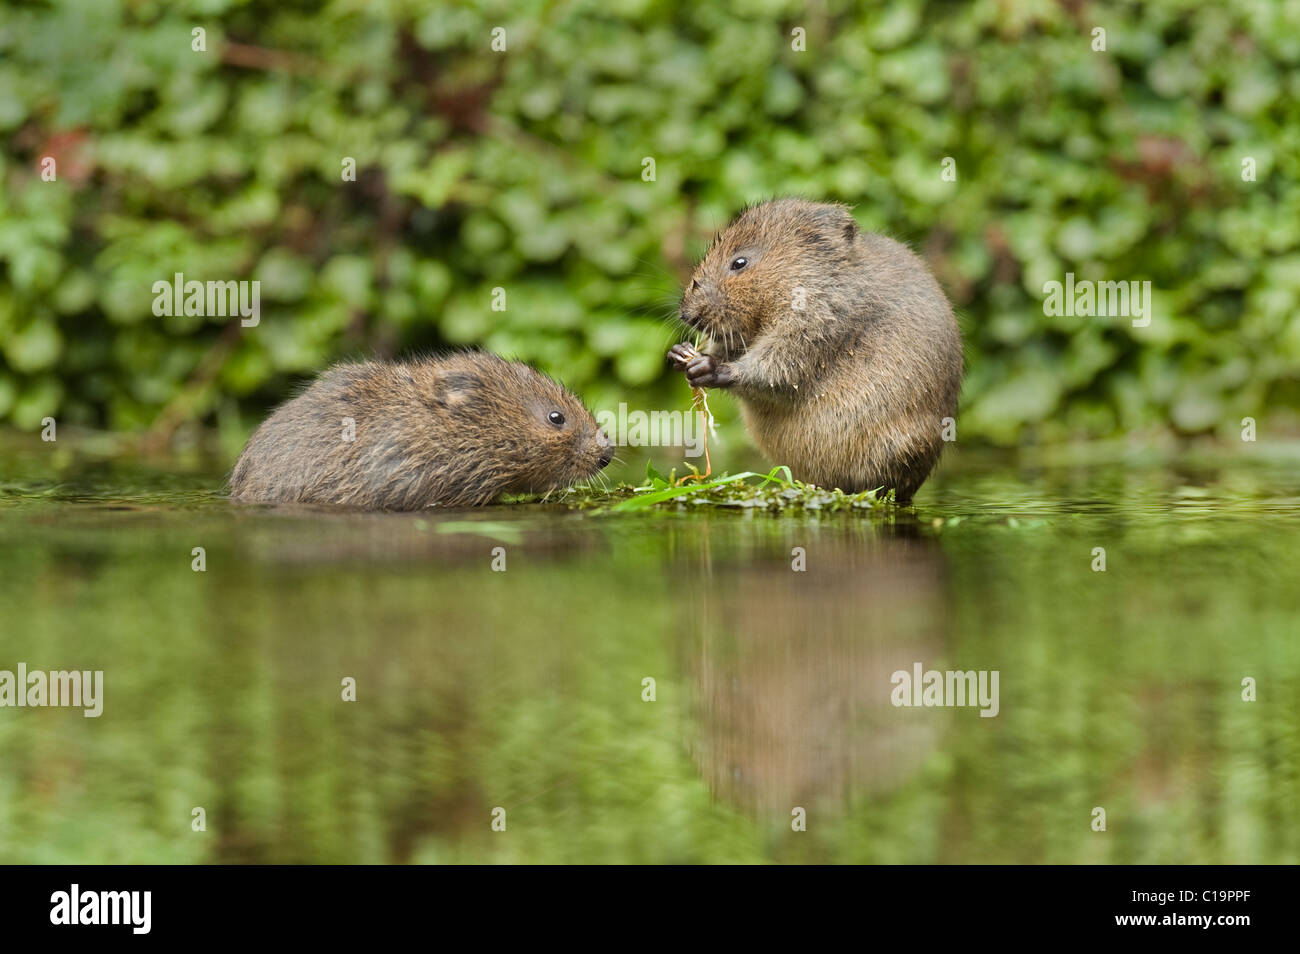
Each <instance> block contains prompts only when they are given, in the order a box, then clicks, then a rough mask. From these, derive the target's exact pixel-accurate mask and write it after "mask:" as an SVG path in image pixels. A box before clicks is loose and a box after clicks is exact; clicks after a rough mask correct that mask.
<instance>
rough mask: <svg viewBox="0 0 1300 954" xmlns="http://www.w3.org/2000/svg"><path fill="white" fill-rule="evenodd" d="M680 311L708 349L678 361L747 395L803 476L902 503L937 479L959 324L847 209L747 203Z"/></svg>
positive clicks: (695, 376)
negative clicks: (889, 493)
mask: <svg viewBox="0 0 1300 954" xmlns="http://www.w3.org/2000/svg"><path fill="white" fill-rule="evenodd" d="M738 257H743V258H745V259H747V260H748V264H747V265H745V266H744V267H743V268H741V269H740V270H738V271H737V270H734V269H732V268H731V264H732V262H733V261H734V260H735V259H737V258H738ZM798 288H802V289H803V290H804V295H805V298H806V304H805V307H804V309H803V310H801V311H800V310H796V309H795V308H794V307H793V306H792V303H793V301H794V298H795V294H796V289H798ZM681 313H682V320H683V321H685V322H686V323H687V324H688V325H690V326H692V327H694V328H698V329H700V330H702V331H704V332H706V333H707V334H708V336H709V339H710V347H709V351H710V353H709V354H708V355H706V356H705V357H703V358H696V359H695V360H694V361H692V360H690V355H689V351H685V352H683V351H679V350H678V349H674V352H670V356H671V357H672V358H673V360H674V362H675V364H676V365H677V367H678V369H679V370H683V371H686V373H687V379H688V380H689V381H691V383H692V384H697V385H700V386H703V387H724V388H727V389H729V390H730V391H731V392H732V393H734V394H735V395H736V396H737V397H738V398H740V400H741V403H742V407H743V410H744V415H745V422H746V424H747V425H748V427H749V431H750V433H751V434H752V435H753V436H754V438H755V440H756V441H757V442H758V444H759V446H760V447H761V448H762V449H763V451H764V452H765V453H766V454H767V455H768V456H769V457H770V458H772V459H773V460H774V461H775V462H777V463H779V464H788V465H789V466H790V468H791V470H792V471H793V472H794V475H795V476H796V477H798V478H799V479H801V480H805V481H808V482H810V483H814V484H818V485H820V486H824V487H839V488H841V489H843V490H845V491H849V492H856V491H861V490H869V489H872V488H877V487H883V488H886V489H891V488H892V489H893V490H894V491H895V496H896V499H898V500H899V501H901V502H906V501H908V500H910V499H911V497H912V495H913V494H914V493H915V492H916V489H917V488H918V487H920V486H921V484H922V482H923V481H924V480H925V478H926V477H927V476H929V474H930V471H931V470H932V469H933V468H934V465H935V463H936V462H937V461H938V459H939V455H940V452H941V451H942V449H943V443H944V442H943V438H942V430H943V418H945V417H955V416H956V412H957V397H958V393H959V391H960V389H961V376H962V349H961V334H960V332H959V331H958V329H957V323H956V321H955V320H954V319H953V315H952V309H951V308H950V307H949V305H948V300H947V298H945V297H944V294H943V292H942V291H941V290H940V288H939V286H938V284H937V283H936V282H935V280H934V278H933V277H932V276H931V275H930V273H929V271H928V270H927V269H926V267H925V264H924V263H923V262H922V261H921V260H920V259H919V258H918V257H917V256H916V255H914V254H913V253H912V252H911V251H910V250H909V249H907V248H906V247H904V246H903V245H900V244H899V243H897V242H895V241H893V240H892V239H888V238H885V237H884V236H882V235H873V234H870V233H864V232H862V231H860V230H859V228H858V225H857V223H856V222H855V221H854V219H853V217H852V216H851V215H850V214H849V212H848V209H846V208H845V207H844V206H841V205H829V204H818V203H812V202H804V201H801V200H798V199H778V200H775V201H772V202H766V203H763V204H762V205H757V206H753V207H751V208H748V209H746V210H745V211H744V212H742V213H740V215H738V216H737V217H736V218H735V220H734V221H733V222H732V223H731V224H730V225H729V226H728V227H727V228H726V229H725V230H724V231H723V232H722V233H721V234H720V235H719V236H718V237H717V239H716V240H715V241H714V243H713V245H712V246H711V247H710V248H709V251H708V252H707V253H706V254H705V256H704V260H703V261H702V262H700V264H699V267H698V268H697V269H696V270H695V274H694V277H693V280H692V282H691V284H690V286H689V287H688V288H687V291H686V293H685V295H684V296H683V298H682V310H681ZM679 348H680V346H679Z"/></svg>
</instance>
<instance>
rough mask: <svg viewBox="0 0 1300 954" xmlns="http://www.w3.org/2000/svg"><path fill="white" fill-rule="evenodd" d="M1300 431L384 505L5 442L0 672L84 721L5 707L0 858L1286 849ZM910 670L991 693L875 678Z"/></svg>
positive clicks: (1299, 552) (1274, 854) (1190, 857)
mask: <svg viewBox="0 0 1300 954" xmlns="http://www.w3.org/2000/svg"><path fill="white" fill-rule="evenodd" d="M1298 459H1300V458H1297V456H1296V454H1295V453H1289V454H1288V453H1282V454H1280V455H1277V454H1275V455H1274V456H1272V457H1266V456H1263V455H1241V454H1238V455H1236V456H1234V457H1229V458H1213V457H1210V458H1201V459H1183V460H1180V461H1177V462H1170V461H1168V460H1164V461H1151V462H1145V463H1143V462H1138V461H1134V460H1124V459H1119V460H1113V461H1111V462H1109V463H1091V464H1088V463H1071V464H1068V465H1060V466H1039V467H1036V468H1032V469H1031V468H1026V467H1025V466H1023V465H1022V464H1017V462H1016V461H1015V460H1014V459H1001V458H992V459H990V458H983V457H979V458H973V459H972V458H970V457H969V455H962V459H960V460H956V461H953V462H951V463H949V464H946V465H945V468H944V469H943V470H942V471H941V472H940V474H939V475H938V476H937V477H936V478H935V479H934V480H932V481H931V483H930V484H928V485H927V486H926V488H925V489H923V490H922V492H921V493H920V494H919V495H918V498H917V506H916V508H915V509H914V510H905V511H897V512H886V513H884V514H869V513H868V514H862V513H849V514H824V515H821V516H817V515H788V514H787V515H779V516H774V515H768V514H763V513H753V512H734V511H730V510H720V509H716V508H707V509H706V508H699V507H691V506H689V505H687V506H684V507H682V508H679V509H669V510H659V511H654V512H633V513H627V514H611V513H600V512H589V511H587V512H580V511H573V510H570V509H569V508H567V507H565V506H563V505H562V504H561V505H556V504H546V505H523V506H506V507H493V508H488V509H485V510H481V511H476V512H458V513H432V512H430V513H424V514H419V515H398V514H338V513H325V512H320V511H278V510H261V509H247V508H245V509H239V508H235V507H232V506H231V505H230V504H229V503H228V502H227V501H226V500H224V499H223V498H222V497H221V496H220V493H219V492H218V491H217V490H216V488H218V487H219V486H220V482H221V474H220V472H219V471H218V470H213V469H203V468H199V469H194V468H192V467H191V468H175V467H166V466H145V465H140V464H129V465H128V464H122V463H104V462H95V461H93V460H92V461H81V460H75V459H64V460H62V461H61V462H59V463H58V465H57V466H56V465H55V464H54V463H52V462H51V461H50V458H49V455H48V454H47V453H45V452H44V451H42V449H40V448H39V447H36V448H31V447H25V448H23V449H20V450H19V451H16V452H14V453H11V454H6V455H4V459H3V461H0V670H10V671H16V669H17V666H18V664H19V663H23V664H25V666H26V668H27V670H28V671H32V670H68V669H79V670H102V671H103V673H104V677H103V678H104V691H103V713H102V715H100V716H99V717H98V718H85V717H83V714H82V712H81V710H79V709H72V708H48V707H47V708H30V707H27V708H0V862H163V863H188V862H417V863H426V862H477V861H485V862H769V861H776V862H795V861H826V862H938V863H957V862H1060V863H1092V862H1114V863H1130V862H1152V863H1155V862H1175V863H1181V862H1224V863H1233V862H1286V863H1295V862H1297V861H1300V615H1298V614H1297V602H1298V601H1300V597H1298V595H1297V594H1298V593H1300V586H1297V583H1298V581H1300V547H1298V546H1297V541H1298V540H1300V536H1298V535H1297V530H1298V529H1300V467H1297V461H1298ZM624 476H626V477H630V478H632V477H634V475H632V474H626V475H624ZM195 548H202V551H203V565H204V569H203V570H202V571H201V572H200V571H198V570H196V569H195V566H196V562H195V561H196V556H195ZM496 548H502V549H499V550H498V549H496ZM796 548H801V550H799V551H796ZM1098 548H1102V549H1104V551H1105V570H1104V571H1099V570H1096V569H1094V567H1095V566H1098ZM800 553H802V557H800V556H799V554H800ZM800 559H801V560H802V562H803V564H804V566H805V567H806V568H805V569H803V570H802V571H797V570H795V569H793V568H792V564H793V563H795V562H796V561H797V560H800ZM494 561H495V562H496V565H497V566H498V567H500V566H501V564H502V561H504V570H500V569H494V568H493V564H494ZM917 666H920V667H921V669H922V670H938V671H945V670H962V671H984V672H990V673H991V672H993V671H996V672H997V673H998V674H999V676H998V700H997V715H996V716H993V717H982V716H981V715H980V708H979V707H978V706H974V707H972V706H966V707H925V706H921V707H904V706H895V705H893V704H892V703H891V695H892V694H893V693H894V689H895V687H894V685H893V682H892V678H891V677H892V676H893V674H894V673H895V672H898V671H906V672H908V673H909V674H910V673H911V672H912V671H913V670H914V668H915V667H917ZM345 680H355V701H345V700H344V699H343V695H344V692H345V690H344V683H345ZM647 680H653V682H648V681H647ZM1243 680H1254V686H1255V701H1244V700H1243V698H1242V697H1243V691H1244V690H1243ZM650 695H653V701H648V700H647V697H648V696H650ZM196 809H202V812H201V814H200V813H196ZM498 809H501V810H504V812H502V811H497V810H498ZM1097 809H1103V810H1104V812H1105V830H1104V831H1096V830H1094V826H1095V825H1096V824H1097V822H1096V819H1098V818H1099V817H1100V816H1099V815H1098V814H1097V811H1096V810H1097ZM800 810H802V811H801V812H800ZM494 812H495V817H496V818H497V819H498V824H497V827H501V820H502V819H503V820H504V829H505V830H504V831H496V830H493V819H494ZM801 816H802V817H803V818H805V819H806V830H804V831H795V830H793V827H794V824H793V823H794V822H796V820H797V819H798V818H799V817H801ZM200 818H201V820H202V823H203V824H202V825H200V823H199V821H198V820H196V819H200ZM196 827H204V828H205V830H199V831H196V830H194V829H195V828H196Z"/></svg>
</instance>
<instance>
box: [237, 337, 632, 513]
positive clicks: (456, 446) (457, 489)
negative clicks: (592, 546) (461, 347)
mask: <svg viewBox="0 0 1300 954" xmlns="http://www.w3.org/2000/svg"><path fill="white" fill-rule="evenodd" d="M349 422H351V424H349ZM612 456H613V448H612V447H611V445H610V442H609V439H608V438H607V437H606V436H605V434H604V432H602V431H601V430H600V428H599V427H598V426H597V424H596V421H595V419H594V418H593V417H592V416H591V412H589V411H588V410H587V408H586V407H584V406H583V404H582V402H581V401H580V400H579V399H578V398H577V397H575V396H574V395H573V394H571V393H570V392H569V391H567V390H565V389H564V388H563V387H561V386H560V385H559V384H557V383H556V382H555V381H553V380H552V379H551V378H548V377H547V376H546V375H544V374H542V373H540V372H538V371H536V370H534V369H533V368H531V367H529V366H528V365H526V364H521V363H519V362H516V361H506V360H504V359H502V358H499V357H497V356H496V355H493V354H487V353H484V352H465V353H460V354H453V355H448V356H445V357H440V358H424V359H419V360H414V361H403V362H394V363H389V362H378V361H366V362H361V363H358V364H338V365H335V366H334V367H332V368H330V369H329V370H327V371H325V372H324V373H323V374H321V376H320V377H319V378H317V379H316V381H315V382H313V383H312V384H311V386H310V387H308V388H307V389H306V390H305V391H303V393H301V394H299V395H298V396H297V397H295V398H293V399H292V400H290V401H287V402H285V403H284V404H282V405H280V407H278V408H277V409H276V410H275V412H274V413H272V414H271V416H270V417H269V418H267V419H266V420H265V421H264V422H263V423H262V425H261V426H260V427H259V428H258V429H257V431H256V432H254V434H253V436H252V437H251V438H249V441H248V445H247V446H246V447H245V448H244V452H243V453H242V454H240V456H239V460H238V462H236V464H235V469H234V471H233V473H232V474H231V478H230V489H231V496H232V498H234V499H235V500H239V501H247V502H263V503H285V502H299V503H322V504H336V505H339V506H345V507H356V508H362V509H367V510H418V509H420V508H422V507H428V506H432V505H439V506H449V507H458V506H475V505H478V504H485V503H488V502H490V501H491V500H493V499H495V498H496V497H498V496H500V495H501V494H503V493H540V492H545V491H548V490H554V489H558V488H561V487H567V486H569V485H570V484H572V483H574V482H576V481H579V480H582V479H584V478H587V477H590V476H592V475H593V474H595V473H596V472H597V471H598V470H600V469H601V468H602V467H604V466H605V465H606V464H608V463H609V461H610V459H611V458H612Z"/></svg>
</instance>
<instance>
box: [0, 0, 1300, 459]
mask: <svg viewBox="0 0 1300 954" xmlns="http://www.w3.org/2000/svg"><path fill="white" fill-rule="evenodd" d="M196 27H201V28H203V29H204V30H205V31H206V51H204V52H198V51H195V50H193V49H192V44H193V42H194V41H193V34H192V31H193V30H194V28H196ZM497 27H501V28H504V31H505V41H506V50H505V51H504V52H496V51H493V49H492V48H491V43H492V36H493V30H494V28H497ZM1097 27H1100V28H1104V29H1105V31H1106V40H1107V50H1106V51H1105V52H1097V51H1094V50H1093V48H1092V46H1093V30H1094V28H1097ZM796 28H798V29H802V30H803V31H805V33H806V46H807V49H806V51H802V52H801V51H798V50H795V49H793V48H792V46H793V44H792V39H793V31H795V30H796ZM1298 61H1300V5H1297V4H1296V3H1294V2H1291V3H1274V2H1269V0H1232V2H1227V3H1224V4H1215V5H1207V4H1204V3H1202V2H1200V0H1170V2H1163V3H1150V4H1147V3H1119V4H1111V5H1106V6H1104V7H1103V6H1100V5H1092V4H1088V3H1050V2H1047V0H1013V2H992V0H977V2H973V3H948V2H922V0H903V2H897V3H891V4H889V5H888V6H884V7H878V6H877V5H876V4H872V3H845V2H837V0H829V2H827V3H825V4H820V5H814V6H812V7H809V6H807V5H805V4H800V3H793V2H788V3H787V2H775V0H760V2H757V3H752V4H744V5H733V4H726V5H721V4H694V3H679V2H659V3H652V2H649V0H602V2H599V3H595V2H586V0H580V2H561V3H540V2H525V3H518V2H512V3H505V2H482V3H477V4H470V5H449V4H442V3H417V2H414V0H384V2H377V0H336V2H333V3H328V4H324V5H321V6H320V7H319V8H317V5H315V4H307V3H300V2H284V0H275V2H270V0H250V2H239V0H190V2H183V3H160V2H149V0H142V2H131V3H126V2H122V0H116V2H111V0H77V2H66V0H65V2H48V3H47V2H25V3H18V4H16V5H15V4H13V3H11V4H10V5H9V9H8V11H7V14H6V17H5V22H4V24H3V25H0V135H2V136H3V137H4V138H5V141H6V147H5V150H4V158H3V166H2V167H0V179H3V190H2V191H0V263H2V267H0V355H2V363H0V419H8V420H9V421H11V422H13V423H14V424H15V425H17V426H19V427H23V428H32V427H35V426H37V425H38V423H39V421H40V419H41V418H42V417H43V416H45V415H47V414H55V415H58V416H59V417H60V419H61V420H62V419H68V420H71V421H73V422H78V423H84V424H88V425H94V426H107V427H110V428H114V429H121V430H128V431H138V430H145V429H149V428H152V429H153V430H154V432H155V434H158V435H161V436H163V437H165V436H167V435H168V434H170V433H171V432H172V431H173V430H174V429H175V428H177V427H179V426H181V425H184V424H186V423H187V422H190V421H195V422H204V423H210V422H213V421H218V422H224V423H226V424H228V425H229V426H231V427H232V428H234V429H238V428H240V427H243V426H246V425H247V423H249V419H250V418H251V416H252V415H253V414H256V413H260V411H261V410H262V408H263V407H265V406H266V405H267V404H269V403H272V402H274V401H276V400H279V399H280V398H282V397H283V396H284V395H285V393H286V392H287V390H288V389H289V387H290V385H291V383H292V382H293V381H294V380H295V379H297V378H299V377H301V376H305V375H308V374H310V373H312V372H314V371H316V370H318V369H319V368H321V367H322V366H323V365H325V364H326V363H327V362H329V361H331V360H332V359H334V358H337V357H339V356H346V355H356V354H361V353H367V352H371V353H379V354H391V353H398V352H401V351H403V350H411V349H430V348H438V347H447V346H461V345H469V344H476V345H482V346H484V347H487V348H490V349H493V350H496V351H500V352H502V353H507V354H513V355H517V356H520V357H523V358H525V359H528V360H532V361H535V362H536V363H538V364H539V365H540V366H541V367H542V368H544V369H545V370H547V371H549V372H551V373H554V374H556V375H557V376H559V377H562V378H563V379H565V380H566V381H567V382H568V383H569V384H570V385H572V386H573V387H574V388H575V389H577V390H579V391H580V392H582V393H584V394H585V395H586V396H587V397H588V399H589V401H590V403H592V404H593V405H597V406H610V405H611V404H615V403H617V401H619V400H628V401H629V402H643V403H644V404H650V405H664V404H671V405H672V406H679V407H684V406H686V403H687V396H686V395H687V392H686V390H685V386H684V385H683V384H682V382H681V380H680V377H679V376H675V375H670V374H669V373H668V372H667V371H666V369H665V366H664V363H663V352H664V350H665V349H666V347H667V345H669V344H670V343H671V342H672V340H674V338H673V336H674V335H675V334H677V330H676V327H675V325H674V323H673V322H671V321H667V320H666V319H668V318H670V317H671V315H672V313H673V306H674V302H675V296H676V291H677V288H678V287H679V283H680V282H681V280H682V279H683V278H684V277H685V276H686V275H687V274H688V271H689V265H690V262H691V260H692V257H693V256H694V255H697V254H698V253H699V252H700V251H701V250H702V248H703V245H704V244H705V243H706V242H707V240H708V239H709V237H710V236H711V235H712V233H713V232H714V230H716V228H718V227H719V226H720V225H722V224H723V223H724V222H725V221H726V220H727V219H728V217H729V216H730V215H731V214H732V213H733V212H734V211H735V210H736V209H737V208H738V207H739V206H740V205H741V204H743V203H744V202H746V201H752V200H754V199H758V198H762V197H764V196H769V195H774V194H785V193H798V194H803V195H806V196H809V197H818V198H826V199H835V200H840V201H844V202H847V203H850V204H851V205H854V206H855V207H856V214H857V216H858V218H859V220H860V221H861V222H862V224H863V225H864V226H865V227H868V228H873V229H878V230H883V231H887V232H889V233H891V234H893V235H895V236H896V237H899V238H902V239H904V240H906V241H909V242H911V243H912V244H913V245H914V246H915V247H917V248H918V249H919V250H920V251H922V252H923V253H924V254H925V255H926V257H927V258H928V259H929V261H930V262H931V263H932V265H933V267H934V269H935V271H936V273H937V274H938V275H939V277H940V280H941V281H942V282H943V284H944V285H945V287H946V288H947V289H948V290H949V292H950V294H951V296H952V298H953V301H954V303H955V305H956V306H957V308H958V311H959V314H960V315H961V318H962V321H963V324H964V327H965V332H966V336H967V343H968V367H969V373H968V378H967V384H966V390H965V394H964V399H963V413H962V418H961V421H962V424H961V427H962V431H961V434H962V437H963V438H965V437H969V436H976V435H978V436H983V437H985V438H989V439H992V440H995V441H999V442H1015V441H1018V440H1026V439H1031V438H1038V439H1049V438H1059V437H1064V436H1074V435H1091V436H1096V435H1108V434H1116V433H1124V432H1133V431H1137V430H1147V429H1161V428H1172V429H1174V430H1176V431H1179V432H1184V433H1198V432H1214V431H1219V432H1223V433H1235V431H1236V428H1237V427H1238V426H1239V421H1240V418H1241V417H1242V416H1244V415H1248V414H1249V415H1267V414H1268V413H1269V412H1270V411H1276V410H1277V409H1279V408H1288V409H1294V408H1295V407H1296V405H1297V404H1300V384H1298V382H1297V374H1296V371H1297V367H1298V366H1300V314H1298V312H1297V302H1298V300H1300V185H1298V184H1297V180H1298V178H1300V176H1298V173H1300V70H1297V68H1296V67H1297V62H1298ZM47 156H52V157H54V158H55V160H56V164H57V165H56V168H57V180H56V181H54V182H45V181H42V179H41V168H42V166H41V163H42V159H43V158H44V157H47ZM345 157H351V158H353V159H355V160H356V165H357V179H356V181H354V182H349V181H343V177H342V174H341V171H342V166H343V161H344V159H345ZM646 157H651V158H653V159H654V160H655V172H656V178H655V181H653V182H647V181H643V179H642V170H643V160H644V159H645V158H646ZM945 157H951V158H952V159H953V160H955V163H956V170H957V178H956V181H944V179H943V178H942V177H941V175H940V170H941V163H942V161H943V160H944V158H945ZM1245 157H1251V158H1252V159H1253V160H1254V162H1255V165H1256V181H1243V177H1242V172H1241V170H1242V162H1243V158H1245ZM176 272H182V273H184V274H185V276H186V277H187V278H196V279H200V280H204V279H232V278H235V279H256V280H258V281H260V282H261V294H262V316H261V323H260V325H258V326H257V327H256V328H241V327H240V326H239V323H238V322H237V321H232V320H230V319H227V318H203V317H161V318H160V317H155V316H154V314H153V311H152V310H151V303H152V298H153V293H152V291H151V288H152V285H153V283H154V282H156V281H159V280H168V279H170V277H171V276H172V275H173V274H174V273H176ZM1066 272H1074V273H1075V274H1076V276H1077V277H1079V278H1081V279H1082V278H1091V279H1116V280H1150V281H1151V282H1152V283H1153V286H1154V289H1155V296H1156V297H1155V309H1156V311H1155V318H1154V320H1153V321H1152V322H1151V324H1150V326H1149V327H1147V328H1133V327H1131V326H1130V325H1129V322H1127V321H1122V320H1111V321H1105V320H1099V319H1086V318H1063V317H1061V318H1055V317H1048V316H1045V315H1044V311H1043V307H1042V288H1043V284H1044V282H1045V281H1048V280H1062V279H1063V277H1064V274H1065V273H1066ZM494 288H502V289H504V290H505V292H506V296H507V306H506V310H505V311H493V310H492V308H491V307H490V306H491V301H492V295H493V291H492V290H493V289H494Z"/></svg>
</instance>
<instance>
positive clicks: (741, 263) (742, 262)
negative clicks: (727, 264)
mask: <svg viewBox="0 0 1300 954" xmlns="http://www.w3.org/2000/svg"><path fill="white" fill-rule="evenodd" d="M748 264H749V259H747V258H745V257H744V256H741V257H740V258H733V259H732V260H731V270H732V271H733V272H738V271H740V270H741V269H742V268H744V267H745V266H746V265H748Z"/></svg>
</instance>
